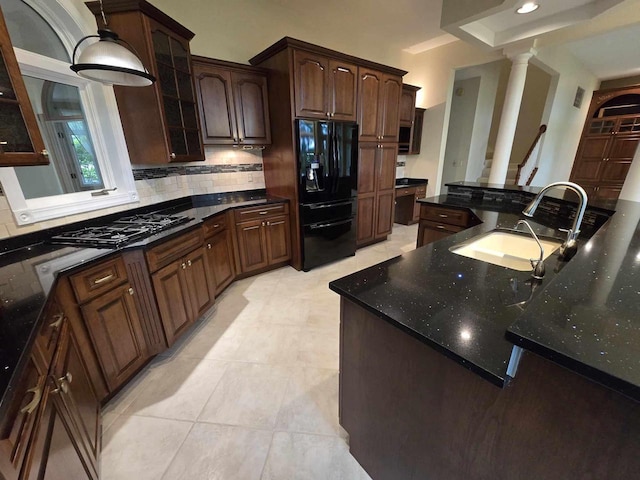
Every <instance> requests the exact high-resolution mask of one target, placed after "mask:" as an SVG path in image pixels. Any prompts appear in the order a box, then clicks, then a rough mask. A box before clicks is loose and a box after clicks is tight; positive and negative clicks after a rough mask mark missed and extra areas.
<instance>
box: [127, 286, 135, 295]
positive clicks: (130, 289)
mask: <svg viewBox="0 0 640 480" xmlns="http://www.w3.org/2000/svg"><path fill="white" fill-rule="evenodd" d="M128 292H129V295H133V294H134V293H136V292H135V290H134V289H133V288H131V287H129V290H128Z"/></svg>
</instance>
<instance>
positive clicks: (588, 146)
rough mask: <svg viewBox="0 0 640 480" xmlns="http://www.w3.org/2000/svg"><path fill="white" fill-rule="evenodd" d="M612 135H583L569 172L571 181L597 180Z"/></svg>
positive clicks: (586, 181)
mask: <svg viewBox="0 0 640 480" xmlns="http://www.w3.org/2000/svg"><path fill="white" fill-rule="evenodd" d="M612 139H613V135H611V134H610V135H594V136H588V137H583V139H582V142H581V144H580V147H579V148H578V153H577V155H576V161H575V164H574V166H573V170H572V172H571V181H572V182H576V183H578V184H579V183H581V182H585V183H588V182H597V181H598V180H599V179H600V175H601V173H602V167H603V165H604V162H603V160H604V159H605V158H606V155H607V152H608V151H609V145H610V142H611V140H612Z"/></svg>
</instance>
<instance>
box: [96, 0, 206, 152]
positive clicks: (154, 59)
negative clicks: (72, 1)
mask: <svg viewBox="0 0 640 480" xmlns="http://www.w3.org/2000/svg"><path fill="white" fill-rule="evenodd" d="M87 6H88V7H89V9H90V10H91V11H92V12H93V13H94V14H95V15H96V20H97V21H98V25H99V26H100V27H102V26H103V25H102V22H103V21H102V14H101V12H100V3H99V2H95V1H94V2H89V3H87ZM104 11H105V14H106V18H107V21H108V23H109V26H110V28H112V29H113V30H114V31H116V32H118V35H120V37H121V38H122V39H123V40H126V41H127V42H128V43H129V44H130V45H131V46H132V47H133V49H134V50H135V51H136V52H137V53H138V55H139V56H140V59H141V60H142V63H143V64H144V65H145V66H146V67H147V68H148V69H149V71H150V73H151V74H152V75H154V76H155V77H156V82H155V83H154V84H153V85H152V86H149V87H142V88H131V87H118V86H116V87H114V92H115V94H116V100H117V101H118V107H119V110H120V119H121V121H122V126H123V130H124V135H125V138H126V140H127V147H128V149H129V157H130V158H131V162H132V163H134V164H145V165H146V164H166V163H172V162H193V161H197V160H204V149H203V146H202V137H201V135H200V121H199V118H198V109H197V106H196V102H195V95H194V83H193V76H192V72H191V54H190V51H189V41H190V40H191V39H192V38H193V35H194V34H193V32H191V31H190V30H188V29H187V28H185V27H184V26H182V25H180V24H179V23H178V22H176V21H175V20H173V19H172V18H170V17H169V16H167V15H166V14H164V13H163V12H161V11H160V10H158V9H157V8H156V7H154V6H153V5H151V4H150V3H149V2H147V1H145V0H136V1H122V2H104ZM141 27H142V28H141Z"/></svg>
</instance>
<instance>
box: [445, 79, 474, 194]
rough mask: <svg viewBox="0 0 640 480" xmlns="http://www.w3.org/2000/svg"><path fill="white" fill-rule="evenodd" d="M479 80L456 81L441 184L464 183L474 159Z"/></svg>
mask: <svg viewBox="0 0 640 480" xmlns="http://www.w3.org/2000/svg"><path fill="white" fill-rule="evenodd" d="M480 80H481V79H480V77H472V78H465V79H464V80H456V81H455V83H454V84H453V97H452V98H451V110H450V114H449V128H448V131H447V143H446V150H445V155H444V165H443V167H442V184H443V185H444V184H446V183H448V182H457V181H462V180H465V177H466V173H467V165H468V163H469V162H470V156H471V139H472V135H473V131H474V120H475V118H476V107H477V105H478V92H479V91H480Z"/></svg>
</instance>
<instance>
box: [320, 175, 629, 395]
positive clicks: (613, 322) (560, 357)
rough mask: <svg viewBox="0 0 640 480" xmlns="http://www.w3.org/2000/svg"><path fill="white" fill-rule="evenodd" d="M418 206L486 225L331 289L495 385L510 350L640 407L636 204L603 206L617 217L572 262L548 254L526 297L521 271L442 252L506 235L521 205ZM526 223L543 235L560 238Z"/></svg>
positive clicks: (503, 379) (443, 200)
mask: <svg viewBox="0 0 640 480" xmlns="http://www.w3.org/2000/svg"><path fill="white" fill-rule="evenodd" d="M478 188H480V186H478ZM531 196H533V194H531ZM422 202H424V203H431V204H435V205H447V206H452V205H455V206H459V207H465V206H466V208H470V209H471V211H472V212H474V214H475V215H476V216H477V217H478V218H479V219H480V220H481V221H482V222H483V223H482V224H480V225H478V226H476V227H473V228H470V229H467V230H465V231H463V232H460V233H458V234H456V235H452V236H450V237H447V238H445V239H443V240H440V241H438V242H435V243H432V244H429V245H425V246H424V247H422V248H420V249H417V250H415V251H411V252H408V253H407V254H404V255H402V256H400V257H396V258H394V259H391V260H388V261H386V262H383V263H381V264H378V265H375V266H373V267H370V268H368V269H365V270H362V271H360V272H356V273H354V274H352V275H349V276H347V277H344V278H341V279H338V280H335V281H333V282H331V283H330V288H331V289H332V290H333V291H335V292H337V293H339V294H340V295H342V296H344V297H345V298H347V299H348V300H350V301H353V302H354V303H356V304H358V305H360V306H362V307H363V308H365V309H367V310H368V311H370V312H372V313H374V314H375V315H377V316H378V317H380V318H382V319H383V320H386V321H388V322H390V323H391V324H393V325H395V326H396V327H398V328H400V329H402V330H403V331H405V332H407V333H408V334H410V335H412V336H413V337H415V338H416V339H418V340H420V341H422V342H424V343H426V344H428V345H430V346H432V347H433V348H435V349H437V350H438V351H440V352H442V353H443V354H445V355H447V356H449V357H450V358H452V359H454V360H456V361H458V362H459V363H461V364H462V365H463V366H465V367H467V368H469V369H470V370H472V371H474V372H476V373H478V374H480V375H481V376H483V377H484V378H486V379H487V380H489V381H491V382H493V383H494V384H496V385H498V386H504V385H505V384H506V383H507V382H508V381H509V377H508V375H507V365H508V362H509V359H510V357H511V354H512V350H513V347H514V344H515V345H517V346H521V347H523V348H526V349H528V350H531V351H534V352H536V353H538V354H540V355H542V356H544V357H546V358H548V359H550V360H552V361H554V362H556V363H558V364H560V365H562V366H565V367H567V368H569V369H572V370H573V371H575V372H576V373H578V374H580V375H583V376H585V377H587V378H590V379H592V380H594V381H596V382H598V383H601V384H603V385H606V386H608V387H610V388H612V389H614V390H616V391H618V392H620V393H622V394H624V395H627V396H629V397H631V398H633V399H635V400H638V401H640V253H639V252H640V228H639V222H640V204H638V203H634V202H625V201H618V202H617V203H616V204H614V205H613V206H610V205H607V207H608V208H611V210H615V212H616V213H615V214H613V215H612V217H611V218H610V219H609V220H608V221H606V222H605V223H604V225H603V226H602V227H600V229H599V230H597V232H595V234H593V236H592V237H591V238H589V235H590V233H592V232H586V233H585V234H583V235H581V238H580V243H581V244H580V246H579V250H578V254H577V255H576V256H575V257H574V258H573V259H572V260H571V261H570V262H568V263H567V262H560V261H559V260H558V259H557V255H556V254H554V255H552V256H551V257H550V258H549V259H548V260H547V261H546V264H547V274H546V275H545V278H544V280H543V282H542V283H541V284H540V285H539V286H538V287H537V288H535V289H534V291H533V292H532V289H531V285H530V283H527V281H528V279H529V273H528V272H518V271H514V270H508V269H506V268H503V267H499V266H495V265H491V264H487V263H484V262H480V261H476V260H472V259H469V258H466V257H462V256H460V255H456V254H453V253H451V252H450V251H449V248H450V247H451V246H453V245H456V244H458V243H461V242H463V241H465V240H467V239H469V238H471V237H474V236H476V235H478V234H480V233H483V232H485V231H490V230H492V229H494V228H496V227H507V228H511V227H513V226H514V224H515V223H516V222H517V220H518V219H519V218H522V215H521V214H520V213H519V210H521V208H520V207H516V208H514V207H513V206H509V205H507V204H502V205H497V206H496V205H495V204H491V203H490V202H483V201H482V199H480V200H479V199H478V198H474V199H471V198H469V199H464V198H460V197H455V196H454V197H452V196H447V195H444V196H439V197H433V198H429V199H425V200H422ZM597 208H600V207H598V206H596V209H597ZM603 208H604V207H603ZM536 216H537V215H536ZM545 223H546V222H545ZM565 223H566V222H565ZM533 225H534V229H535V230H536V231H537V233H540V234H543V235H551V236H558V237H561V236H562V235H564V234H562V233H561V232H558V231H557V230H555V229H554V228H551V227H545V226H543V225H542V224H538V223H536V222H534V223H533ZM547 225H548V224H547ZM554 226H557V225H554ZM587 230H589V229H588V228H587ZM592 230H595V228H594V229H592ZM520 302H523V303H520Z"/></svg>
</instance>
